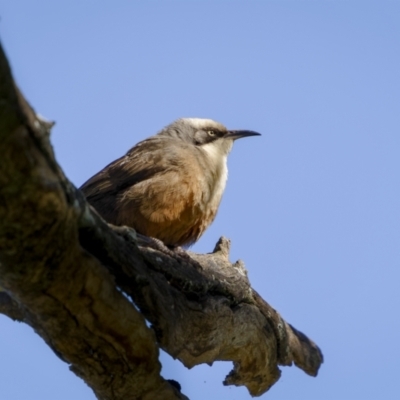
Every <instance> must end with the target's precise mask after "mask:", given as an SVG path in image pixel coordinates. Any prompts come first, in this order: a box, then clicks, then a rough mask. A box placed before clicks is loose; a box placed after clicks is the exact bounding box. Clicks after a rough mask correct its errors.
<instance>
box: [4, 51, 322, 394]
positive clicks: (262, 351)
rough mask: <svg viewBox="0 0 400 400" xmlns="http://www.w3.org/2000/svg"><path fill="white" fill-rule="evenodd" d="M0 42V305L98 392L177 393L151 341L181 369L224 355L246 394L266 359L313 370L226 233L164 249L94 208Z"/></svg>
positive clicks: (269, 365)
mask: <svg viewBox="0 0 400 400" xmlns="http://www.w3.org/2000/svg"><path fill="white" fill-rule="evenodd" d="M0 51H1V52H0V141H1V143H2V145H1V147H0V160H1V162H0V285H1V291H0V312H2V313H4V314H5V315H8V316H9V317H10V318H13V319H15V320H19V321H23V322H26V323H28V324H29V325H31V326H32V327H33V328H34V329H35V330H36V332H37V333H38V334H39V335H40V336H42V337H43V339H44V340H45V341H46V342H47V343H48V344H49V346H50V347H51V348H52V349H53V350H54V351H55V352H56V354H58V355H59V356H60V358H62V359H63V360H64V361H66V362H68V363H69V364H71V370H73V371H74V372H75V373H76V374H77V375H78V376H80V377H81V378H83V379H84V380H85V382H86V383H87V384H88V385H89V386H90V387H91V388H92V389H93V390H94V392H95V394H96V396H97V397H98V398H99V399H116V400H117V399H125V400H126V399H185V398H186V396H184V395H183V394H182V393H180V392H179V390H178V389H177V388H176V387H175V385H172V384H170V383H169V382H168V381H166V380H164V379H163V378H162V377H161V375H160V364H159V361H158V347H159V346H160V347H161V348H163V349H164V350H165V351H166V352H168V353H169V354H170V355H172V356H173V357H175V358H178V359H179V360H181V361H182V362H183V364H184V365H186V366H187V367H192V366H194V365H197V364H200V363H209V364H211V363H213V362H214V361H217V360H225V361H233V363H234V368H233V370H232V371H231V373H230V374H229V375H228V376H227V377H226V379H225V382H224V384H226V385H232V384H233V385H245V386H246V387H247V388H248V390H249V392H250V393H251V395H253V396H257V395H261V394H262V393H264V392H265V391H266V390H268V389H269V387H270V386H271V385H272V384H274V383H275V382H276V381H277V380H278V379H279V376H280V370H279V368H278V365H291V364H292V363H293V362H294V363H295V364H296V365H297V366H298V367H300V368H301V369H303V370H304V371H305V372H306V373H308V374H310V375H313V376H315V375H316V374H317V371H318V368H319V366H320V364H321V363H322V353H321V351H320V350H319V348H318V347H317V346H316V345H315V344H314V343H313V342H312V341H311V340H309V339H308V338H307V337H306V336H305V335H303V334H302V333H301V332H299V331H297V330H296V329H294V328H293V327H291V326H290V325H289V324H287V323H286V322H285V321H284V320H283V319H282V318H281V317H280V315H279V314H278V313H277V312H276V311H275V310H274V309H273V308H272V307H271V306H269V305H268V304H267V303H266V302H265V301H264V300H263V299H262V298H261V297H260V296H259V295H258V293H256V292H255V291H254V290H253V289H252V288H251V286H250V283H249V281H248V279H247V273H246V270H245V267H244V265H243V263H241V262H237V263H235V264H231V263H230V262H229V259H228V256H229V241H228V240H226V239H224V238H222V239H220V241H219V242H218V243H217V246H216V248H215V250H214V252H213V253H211V254H206V255H200V254H195V253H191V252H187V253H186V252H184V251H171V250H170V249H168V248H166V247H165V246H164V245H163V244H162V243H160V242H158V241H155V240H152V239H149V238H146V237H143V236H141V235H139V234H136V233H135V231H134V230H132V229H129V228H126V227H115V226H112V225H108V224H107V223H106V222H104V221H103V220H102V219H101V218H100V217H99V216H98V214H97V213H96V212H95V211H94V210H93V209H92V208H91V207H90V206H89V205H88V204H87V203H86V201H85V199H84V197H83V195H82V194H81V193H80V192H79V190H77V189H76V188H75V187H74V186H73V185H72V184H71V183H70V182H69V181H68V180H67V178H66V177H65V176H64V174H63V172H62V171H61V169H60V168H59V166H58V164H57V163H56V161H55V158H54V154H53V151H52V148H51V145H50V142H49V140H48V137H49V130H50V128H51V124H49V123H48V122H46V121H44V120H43V119H42V118H39V117H38V116H37V115H36V114H35V113H34V111H33V110H32V108H31V107H30V106H29V105H28V103H27V102H26V101H25V99H24V98H23V96H22V95H21V94H20V93H19V91H18V89H17V88H16V86H15V85H14V83H13V80H12V76H11V72H10V68H9V66H8V63H7V60H6V57H5V55H4V53H3V51H2V50H1V49H0ZM124 294H126V295H128V297H129V298H130V299H131V300H132V301H133V303H134V304H132V302H130V301H129V300H128V298H127V297H126V296H125V295H124ZM135 306H136V307H135ZM145 318H146V319H147V320H148V321H149V322H150V323H151V324H152V326H151V328H149V327H147V326H146V321H145Z"/></svg>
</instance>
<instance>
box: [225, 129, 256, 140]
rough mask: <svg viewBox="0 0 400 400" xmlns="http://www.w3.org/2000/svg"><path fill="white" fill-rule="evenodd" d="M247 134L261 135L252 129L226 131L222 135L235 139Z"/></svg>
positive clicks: (247, 135)
mask: <svg viewBox="0 0 400 400" xmlns="http://www.w3.org/2000/svg"><path fill="white" fill-rule="evenodd" d="M249 136H261V133H258V132H254V131H228V133H227V134H226V135H225V136H224V137H225V138H229V139H232V140H236V139H241V138H244V137H249Z"/></svg>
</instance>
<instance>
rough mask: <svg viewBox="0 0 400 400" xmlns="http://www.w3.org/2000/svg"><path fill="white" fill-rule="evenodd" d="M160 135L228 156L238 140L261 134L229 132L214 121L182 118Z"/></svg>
mask: <svg viewBox="0 0 400 400" xmlns="http://www.w3.org/2000/svg"><path fill="white" fill-rule="evenodd" d="M159 135H166V136H171V137H175V138H177V139H180V140H183V141H185V142H187V143H190V144H192V145H194V146H201V147H203V148H205V149H208V150H215V151H217V152H218V153H220V154H223V155H227V154H228V153H229V152H230V150H231V149H232V145H233V142H234V141H235V140H236V139H240V138H244V137H249V136H259V135H260V133H257V132H254V131H248V130H228V129H227V128H226V127H225V126H224V125H222V124H220V123H219V122H216V121H213V120H212V119H203V118H180V119H177V120H176V121H174V122H173V123H172V124H170V125H168V126H166V127H165V128H164V129H163V130H162V131H161V132H160V133H159Z"/></svg>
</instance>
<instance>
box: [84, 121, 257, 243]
mask: <svg viewBox="0 0 400 400" xmlns="http://www.w3.org/2000/svg"><path fill="white" fill-rule="evenodd" d="M259 135H260V133H258V132H254V131H250V130H228V129H227V128H226V127H225V126H224V125H222V124H221V123H219V122H216V121H214V120H211V119H203V118H180V119H177V120H176V121H174V122H172V123H171V124H169V125H167V126H166V127H165V128H163V129H162V130H161V131H159V132H158V133H157V134H156V135H154V136H151V137H149V138H147V139H145V140H143V141H141V142H139V143H138V144H136V145H135V146H134V147H132V148H131V149H130V150H129V151H128V152H127V153H126V154H125V155H124V156H122V157H120V158H118V159H117V160H115V161H113V162H111V163H110V164H108V165H107V166H106V167H105V168H103V169H102V170H101V171H100V172H98V173H97V174H95V175H94V176H93V177H91V178H90V179H89V180H88V181H86V182H85V183H84V184H83V185H82V186H81V187H80V190H81V191H82V192H83V194H84V196H85V197H86V199H87V201H88V202H89V204H90V205H91V206H92V207H93V208H94V209H95V210H96V211H97V212H98V213H99V214H100V216H101V217H102V218H103V219H105V220H106V221H107V222H108V223H111V224H114V225H125V226H128V227H132V228H134V229H135V230H136V232H138V233H140V234H142V235H145V236H148V237H151V238H155V239H158V240H161V241H162V242H163V243H164V244H165V245H166V246H169V247H172V248H175V247H185V248H187V247H189V246H191V245H192V244H194V243H195V242H196V241H197V240H198V239H199V238H200V236H201V235H202V234H203V233H204V231H205V230H206V229H207V228H208V227H209V226H210V224H211V223H212V222H213V220H214V218H215V216H216V214H217V211H218V207H219V204H220V202H221V198H222V195H223V192H224V189H225V185H226V180H227V177H228V168H227V157H228V154H229V153H230V151H231V149H232V146H233V142H234V141H235V140H237V139H240V138H245V137H249V136H259Z"/></svg>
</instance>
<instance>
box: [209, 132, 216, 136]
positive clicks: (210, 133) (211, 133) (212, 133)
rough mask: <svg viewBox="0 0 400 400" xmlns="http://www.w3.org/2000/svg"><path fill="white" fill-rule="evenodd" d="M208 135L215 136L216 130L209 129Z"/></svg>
mask: <svg viewBox="0 0 400 400" xmlns="http://www.w3.org/2000/svg"><path fill="white" fill-rule="evenodd" d="M207 133H208V136H215V132H214V131H207Z"/></svg>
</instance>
